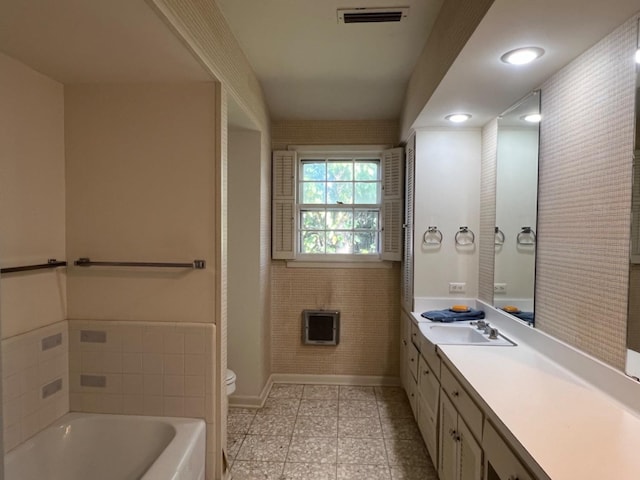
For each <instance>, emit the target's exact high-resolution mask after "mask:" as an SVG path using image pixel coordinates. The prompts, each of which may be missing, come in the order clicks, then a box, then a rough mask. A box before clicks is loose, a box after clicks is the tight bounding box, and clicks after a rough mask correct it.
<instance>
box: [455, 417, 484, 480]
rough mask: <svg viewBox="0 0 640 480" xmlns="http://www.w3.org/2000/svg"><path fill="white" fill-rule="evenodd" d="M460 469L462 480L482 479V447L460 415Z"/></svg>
mask: <svg viewBox="0 0 640 480" xmlns="http://www.w3.org/2000/svg"><path fill="white" fill-rule="evenodd" d="M458 447H459V461H458V470H459V474H460V476H459V477H458V478H459V479H460V480H482V448H480V445H479V444H478V442H477V441H476V439H475V438H473V435H471V431H470V430H469V428H468V427H467V425H466V424H465V423H464V420H463V419H462V417H460V416H458Z"/></svg>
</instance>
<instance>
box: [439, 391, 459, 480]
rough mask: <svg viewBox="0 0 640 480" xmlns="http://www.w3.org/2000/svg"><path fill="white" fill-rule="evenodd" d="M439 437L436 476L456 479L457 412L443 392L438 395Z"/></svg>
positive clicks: (444, 478) (443, 478) (444, 479)
mask: <svg viewBox="0 0 640 480" xmlns="http://www.w3.org/2000/svg"><path fill="white" fill-rule="evenodd" d="M439 437H440V441H439V445H438V451H439V455H438V456H439V458H438V476H439V477H440V480H457V475H456V474H457V472H456V470H457V468H456V467H457V464H458V458H457V457H458V442H457V439H458V413H457V412H456V409H455V408H454V406H453V404H452V403H451V402H450V401H449V399H448V398H447V396H446V395H445V394H444V393H442V394H441V395H440V436H439Z"/></svg>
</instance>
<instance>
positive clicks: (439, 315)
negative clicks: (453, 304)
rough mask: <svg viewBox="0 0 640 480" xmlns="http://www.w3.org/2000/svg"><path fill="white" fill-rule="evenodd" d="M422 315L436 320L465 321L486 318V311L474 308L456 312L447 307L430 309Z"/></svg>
mask: <svg viewBox="0 0 640 480" xmlns="http://www.w3.org/2000/svg"><path fill="white" fill-rule="evenodd" d="M422 316H423V317H424V318H427V319H429V320H432V321H434V322H463V321H465V320H466V321H468V320H480V319H482V318H484V312H483V311H482V310H475V309H473V308H470V309H469V311H467V312H455V311H453V310H451V309H450V308H447V309H445V310H429V311H428V312H423V313H422Z"/></svg>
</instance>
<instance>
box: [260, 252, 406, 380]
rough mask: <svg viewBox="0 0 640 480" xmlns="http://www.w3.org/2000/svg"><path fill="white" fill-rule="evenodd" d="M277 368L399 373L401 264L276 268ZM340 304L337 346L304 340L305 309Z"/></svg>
mask: <svg viewBox="0 0 640 480" xmlns="http://www.w3.org/2000/svg"><path fill="white" fill-rule="evenodd" d="M271 281H272V285H271V288H272V298H271V302H272V307H271V317H272V354H271V358H272V368H273V372H274V373H297V374H309V375H363V376H388V377H397V376H398V375H399V366H398V362H399V355H400V353H399V346H400V267H399V264H397V263H395V264H394V266H393V268H391V269H383V268H381V269H323V268H287V266H286V264H285V263H284V262H274V265H273V268H272V275H271ZM318 308H325V309H332V310H333V309H336V310H340V322H341V331H340V344H339V345H338V346H335V347H333V346H313V345H302V343H301V337H302V329H301V314H302V310H304V309H318Z"/></svg>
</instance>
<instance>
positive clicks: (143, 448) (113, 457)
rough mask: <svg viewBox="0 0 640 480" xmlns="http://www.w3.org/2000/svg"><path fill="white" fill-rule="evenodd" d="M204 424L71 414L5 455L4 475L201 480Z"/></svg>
mask: <svg viewBox="0 0 640 480" xmlns="http://www.w3.org/2000/svg"><path fill="white" fill-rule="evenodd" d="M205 438H206V435H205V424H204V421H202V420H197V419H189V418H168V417H142V416H133V415H100V414H91V413H68V414H66V415H65V416H63V417H61V418H60V419H59V420H58V421H57V422H55V423H54V424H52V425H51V426H49V427H47V428H46V429H45V430H43V431H42V432H40V433H38V434H37V435H35V436H34V437H32V438H30V439H29V440H27V441H26V442H24V443H23V444H21V445H19V446H18V447H16V448H15V449H13V450H12V451H10V452H9V453H7V455H6V457H5V480H89V479H90V480H202V479H204V462H205Z"/></svg>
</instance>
